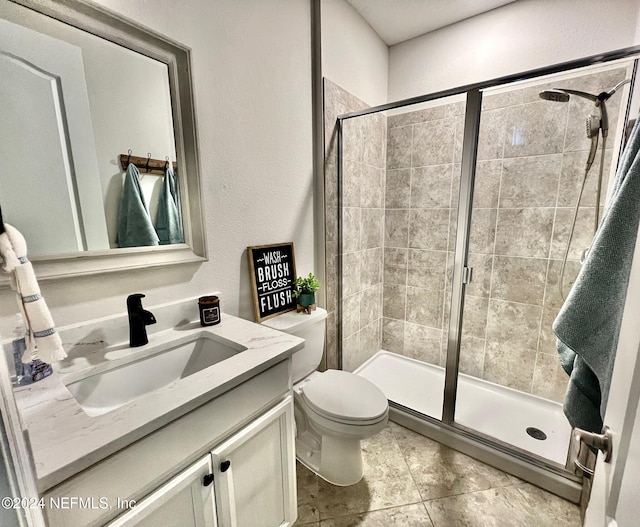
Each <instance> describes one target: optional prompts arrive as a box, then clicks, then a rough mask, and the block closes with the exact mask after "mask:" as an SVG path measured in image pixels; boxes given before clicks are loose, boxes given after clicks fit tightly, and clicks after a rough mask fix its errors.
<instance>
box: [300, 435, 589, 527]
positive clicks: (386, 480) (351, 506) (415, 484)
mask: <svg viewBox="0 0 640 527" xmlns="http://www.w3.org/2000/svg"><path fill="white" fill-rule="evenodd" d="M362 455H363V461H364V471H365V476H364V478H363V479H362V481H360V483H358V484H357V485H353V486H351V487H335V486H333V485H330V484H328V483H327V482H325V481H324V480H322V479H320V478H318V477H317V476H316V475H315V474H313V473H311V472H310V471H309V470H307V469H306V468H305V467H303V466H302V465H300V464H298V521H297V522H296V524H295V525H296V527H299V526H302V525H305V526H308V527H395V526H398V527H458V526H460V527H463V526H464V527H488V526H492V527H520V526H523V527H525V526H526V527H546V526H549V527H579V526H580V513H579V509H578V507H577V506H576V505H574V504H572V503H569V502H567V501H565V500H563V499H561V498H558V497H557V496H554V495H553V494H550V493H548V492H545V491H543V490H540V489H538V488H537V487H534V486H533V485H530V484H528V483H524V482H523V481H521V480H519V479H517V478H514V477H513V476H510V475H508V474H505V473H504V472H501V471H499V470H497V469H494V468H492V467H490V466H488V465H485V464H484V463H481V462H479V461H476V460H475V459H473V458H470V457H468V456H466V455H464V454H461V453H460V452H456V451H455V450H452V449H451V448H449V447H446V446H444V445H441V444H440V443H437V442H435V441H432V440H431V439H428V438H426V437H423V436H421V435H419V434H416V433H415V432H412V431H411V430H408V429H406V428H403V427H401V426H399V425H396V424H395V423H389V426H388V427H387V428H385V429H384V430H383V431H382V432H381V433H380V434H378V435H377V436H375V437H373V438H371V439H369V440H366V441H363V442H362Z"/></svg>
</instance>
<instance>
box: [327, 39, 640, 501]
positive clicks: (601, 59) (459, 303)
mask: <svg viewBox="0 0 640 527" xmlns="http://www.w3.org/2000/svg"><path fill="white" fill-rule="evenodd" d="M634 56H636V57H635V64H634V71H633V79H632V83H631V87H630V90H631V91H630V93H633V89H634V84H635V74H636V71H637V66H638V57H640V46H633V47H627V48H622V49H618V50H615V51H610V52H607V53H602V54H598V55H592V56H589V57H586V58H582V59H578V60H572V61H567V62H562V63H559V64H556V65H553V66H548V67H544V68H538V69H533V70H529V71H526V72H524V73H519V74H515V75H508V76H504V77H498V78H496V79H493V80H489V81H486V82H478V83H474V84H469V85H466V86H460V87H457V88H452V89H448V90H442V91H438V92H435V93H431V94H427V95H421V96H419V97H411V98H408V99H403V100H400V101H397V102H393V103H387V104H382V105H379V106H374V107H371V108H367V109H364V110H360V111H356V112H350V113H346V114H343V115H340V116H338V118H337V130H338V211H339V213H338V247H339V250H338V276H339V279H338V299H337V313H336V315H337V318H336V320H337V322H338V323H337V338H336V340H337V343H338V362H339V367H340V368H342V311H343V306H342V291H343V284H342V271H343V261H342V254H343V253H342V247H343V231H342V227H343V219H342V209H343V195H342V190H343V189H342V178H343V166H342V165H343V124H344V121H346V120H348V119H353V118H356V117H362V116H364V115H369V114H373V113H378V112H382V111H386V110H393V109H397V108H402V107H405V106H410V105H413V104H418V103H424V102H428V101H434V100H437V99H442V98H445V97H450V96H453V95H461V94H466V110H465V120H464V134H463V143H462V164H461V170H460V194H459V202H458V214H457V231H456V243H455V252H454V264H455V266H454V270H453V283H452V286H451V288H452V296H451V307H450V309H451V312H450V317H449V333H448V345H447V355H446V368H445V386H444V404H443V411H442V420H439V419H435V418H433V417H431V416H428V415H425V414H421V413H419V412H417V411H415V410H413V409H411V408H407V407H404V406H402V405H399V404H397V403H393V402H390V407H391V414H390V415H391V417H392V418H393V420H394V421H396V422H398V423H399V424H402V425H404V426H406V427H408V428H410V429H412V430H414V431H416V432H419V433H422V434H423V435H426V436H428V437H431V438H433V439H435V440H437V441H440V442H442V443H445V444H447V445H449V446H451V447H453V448H455V449H457V450H459V451H461V452H463V453H465V454H468V455H470V456H472V457H475V458H477V459H479V460H481V461H483V462H486V463H488V464H490V465H493V466H495V467H497V468H499V469H501V470H504V471H506V472H509V473H511V474H513V475H515V476H518V477H520V478H522V479H525V480H527V481H529V482H531V483H533V484H535V485H537V486H539V487H542V488H544V489H546V490H549V491H550V492H553V493H554V494H557V495H559V496H561V497H563V498H565V499H568V500H570V501H573V502H574V503H578V502H579V500H580V493H581V484H580V480H579V478H578V477H576V476H575V475H573V474H572V473H570V472H569V471H568V470H566V469H564V467H561V466H559V465H557V464H555V463H553V462H550V461H548V460H545V459H543V458H541V457H539V456H536V455H533V454H530V453H527V452H525V451H524V450H521V449H518V448H516V447H514V446H513V445H510V444H507V443H504V442H502V441H499V440H497V439H495V438H492V437H490V436H486V435H484V434H481V433H479V432H477V431H475V430H473V429H470V428H467V427H465V426H462V425H460V424H459V423H456V422H455V406H456V394H457V386H458V369H459V354H460V340H461V333H462V316H463V309H464V289H465V282H466V277H467V273H468V272H469V268H468V266H467V258H468V245H469V233H470V226H471V224H470V219H471V212H472V206H473V187H474V182H475V169H476V159H477V150H478V135H479V129H480V113H481V109H482V90H486V89H488V88H493V87H496V86H500V85H504V84H510V83H513V82H517V81H524V80H530V79H534V78H537V77H541V76H546V75H551V74H555V73H561V72H565V71H569V70H574V69H578V68H584V67H587V66H592V65H596V64H605V63H607V62H611V61H614V60H620V59H625V58H633V57H634ZM630 103H631V97H629V103H628V104H627V108H626V116H625V121H627V120H628V118H629V111H630ZM567 447H568V445H567Z"/></svg>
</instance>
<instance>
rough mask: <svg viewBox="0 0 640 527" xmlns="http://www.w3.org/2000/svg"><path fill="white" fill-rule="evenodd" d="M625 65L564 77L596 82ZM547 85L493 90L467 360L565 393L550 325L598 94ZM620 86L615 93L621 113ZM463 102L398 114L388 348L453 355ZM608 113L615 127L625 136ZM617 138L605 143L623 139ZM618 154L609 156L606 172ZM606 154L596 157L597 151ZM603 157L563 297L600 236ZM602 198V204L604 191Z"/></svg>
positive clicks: (525, 385) (492, 373) (482, 138)
mask: <svg viewBox="0 0 640 527" xmlns="http://www.w3.org/2000/svg"><path fill="white" fill-rule="evenodd" d="M624 77H625V70H624V69H617V70H612V71H608V72H605V73H598V74H591V75H587V76H583V77H580V78H576V79H572V80H569V81H564V82H562V83H558V84H559V85H560V86H562V87H567V88H574V89H580V90H584V91H588V92H593V93H599V92H601V91H603V90H604V89H608V88H610V87H612V86H614V85H615V84H616V83H617V82H618V81H620V80H622V79H623V78H624ZM548 87H550V86H548V85H545V86H536V87H530V88H521V89H515V90H512V91H509V92H505V93H500V94H495V95H490V94H485V97H484V101H483V110H482V115H481V124H480V135H479V146H478V163H477V171H476V183H475V191H474V200H473V207H474V208H473V213H472V219H471V237H470V245H469V266H470V267H473V281H472V283H471V284H469V285H468V286H467V290H466V295H465V308H464V316H463V335H462V343H461V354H460V370H461V371H462V372H463V373H468V374H470V375H473V376H476V377H480V378H483V379H486V380H489V381H492V382H495V383H498V384H502V385H505V386H509V387H512V388H515V389H518V390H521V391H524V392H528V393H534V394H536V395H539V396H542V397H546V398H550V399H555V400H561V399H562V398H563V396H564V391H565V389H566V382H567V376H566V374H565V373H564V372H563V371H562V369H561V368H560V366H559V362H558V358H557V354H556V352H555V337H554V335H553V332H552V330H551V324H552V322H553V320H554V318H555V316H556V315H557V313H558V310H559V308H560V306H561V304H562V301H561V299H560V296H559V293H558V292H557V281H558V273H559V269H560V265H561V259H562V256H563V253H564V248H565V246H566V241H567V237H568V231H569V226H570V221H571V218H572V214H573V208H572V207H573V206H574V204H575V202H576V200H577V195H578V191H579V186H580V183H581V181H582V176H583V173H584V165H585V161H586V158H587V153H588V149H589V145H590V140H589V139H587V138H586V134H585V131H584V130H585V124H584V122H585V118H586V115H587V114H588V113H589V112H590V111H591V112H593V105H592V104H591V103H589V102H588V101H582V100H581V99H576V98H575V97H572V98H571V101H570V103H569V104H561V103H553V102H549V101H543V100H541V99H540V98H539V96H538V93H539V91H540V90H542V89H545V88H548ZM619 109H620V96H618V97H615V96H614V98H613V99H611V103H610V104H609V110H610V117H611V120H612V121H616V120H617V116H618V112H619ZM463 112H464V105H463V104H461V103H451V104H445V105H442V106H439V107H436V108H430V109H428V110H421V111H415V112H410V113H405V114H402V115H397V116H391V117H389V118H388V144H387V182H386V206H385V260H384V265H385V267H384V321H383V328H384V331H383V348H384V349H386V350H388V351H393V352H396V353H400V354H403V355H407V356H410V357H413V358H416V359H419V360H422V361H425V362H428V363H432V364H440V365H444V358H445V353H446V346H447V335H446V333H447V330H448V317H449V303H450V290H451V267H452V256H453V253H452V251H453V248H454V244H455V224H456V214H457V210H456V207H457V188H458V185H459V172H460V165H459V160H460V144H461V139H462V120H463V117H462V116H461V114H462V113H463ZM616 128H617V127H616V124H615V123H614V122H611V123H610V132H609V136H610V138H611V141H612V139H613V137H615V133H616ZM612 146H613V144H612V142H611V143H609V145H608V147H612ZM611 157H612V151H611V149H608V151H607V156H606V163H605V181H604V188H605V189H606V184H607V175H608V173H609V168H610V164H611ZM597 159H598V160H599V154H598V158H597ZM597 168H598V164H597V163H595V164H594V167H593V168H592V171H591V173H590V174H591V175H590V178H589V180H588V183H587V187H586V188H585V197H584V198H583V201H582V203H583V204H584V206H583V207H581V209H580V214H579V216H578V224H577V226H576V232H575V234H574V242H573V243H572V248H571V252H570V254H569V257H570V260H569V262H568V265H567V269H566V271H565V281H564V283H565V284H566V285H565V287H564V291H565V294H566V292H568V290H569V286H570V284H571V283H572V281H573V280H574V279H575V276H576V275H577V272H578V270H579V263H578V262H579V258H580V254H581V252H582V250H583V249H585V248H586V247H587V246H588V245H589V243H590V240H591V237H592V235H593V217H594V214H595V182H596V172H597ZM601 203H604V196H603V198H602V201H601Z"/></svg>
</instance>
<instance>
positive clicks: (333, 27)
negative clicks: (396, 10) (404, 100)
mask: <svg viewBox="0 0 640 527" xmlns="http://www.w3.org/2000/svg"><path fill="white" fill-rule="evenodd" d="M321 8H322V17H321V18H322V75H323V76H324V77H326V78H328V79H329V80H331V81H332V82H334V83H335V84H337V85H338V86H340V87H342V88H344V89H345V90H347V91H348V92H350V93H352V94H353V95H355V96H356V97H358V98H359V99H360V100H362V101H364V102H365V103H367V104H368V105H370V106H377V105H378V104H384V103H386V102H387V85H388V71H389V48H388V46H387V45H386V44H385V43H384V42H383V41H382V39H381V38H380V37H379V36H378V34H377V33H376V32H375V31H374V30H373V29H372V28H371V26H370V25H369V24H368V23H367V22H366V21H365V20H364V19H363V18H362V17H361V16H360V14H359V13H358V12H357V11H356V10H355V9H354V8H353V7H352V6H351V4H349V3H348V2H346V1H345V0H322V1H321Z"/></svg>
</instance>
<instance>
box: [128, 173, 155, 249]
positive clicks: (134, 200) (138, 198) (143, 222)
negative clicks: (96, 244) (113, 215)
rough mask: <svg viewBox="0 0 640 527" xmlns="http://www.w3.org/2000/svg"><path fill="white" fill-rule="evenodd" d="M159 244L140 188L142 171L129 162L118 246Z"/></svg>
mask: <svg viewBox="0 0 640 527" xmlns="http://www.w3.org/2000/svg"><path fill="white" fill-rule="evenodd" d="M144 245H158V235H157V234H156V231H155V229H154V228H153V224H152V223H151V218H150V217H149V210H148V209H147V204H146V203H145V201H144V196H143V195H142V189H141V188H140V172H138V168H137V167H136V166H135V165H134V164H133V163H129V166H128V167H127V173H126V175H125V178H124V185H123V188H122V200H121V201H120V212H119V214H118V246H119V247H141V246H144Z"/></svg>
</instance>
